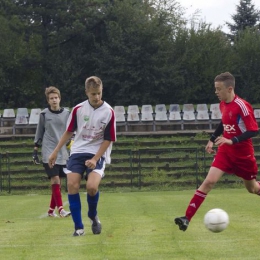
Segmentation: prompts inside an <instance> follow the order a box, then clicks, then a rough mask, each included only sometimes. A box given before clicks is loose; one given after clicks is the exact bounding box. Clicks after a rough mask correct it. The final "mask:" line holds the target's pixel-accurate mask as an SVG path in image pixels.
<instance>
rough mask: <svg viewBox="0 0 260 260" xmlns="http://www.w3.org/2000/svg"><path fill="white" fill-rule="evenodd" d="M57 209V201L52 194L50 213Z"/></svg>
mask: <svg viewBox="0 0 260 260" xmlns="http://www.w3.org/2000/svg"><path fill="white" fill-rule="evenodd" d="M55 207H56V202H55V199H54V196H53V193H52V194H51V202H50V208H49V211H48V213H52V212H53V211H54V209H55Z"/></svg>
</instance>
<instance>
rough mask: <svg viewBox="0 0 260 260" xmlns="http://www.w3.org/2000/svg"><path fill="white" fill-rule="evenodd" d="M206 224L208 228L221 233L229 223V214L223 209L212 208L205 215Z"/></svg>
mask: <svg viewBox="0 0 260 260" xmlns="http://www.w3.org/2000/svg"><path fill="white" fill-rule="evenodd" d="M204 224H205V226H206V228H207V229H208V230H210V231H212V232H215V233H219V232H221V231H223V230H224V229H226V228H227V226H228V224H229V217H228V214H227V212H226V211H224V210H223V209H211V210H210V211H208V212H207V213H206V215H205V217H204Z"/></svg>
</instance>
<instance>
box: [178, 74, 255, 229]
mask: <svg viewBox="0 0 260 260" xmlns="http://www.w3.org/2000/svg"><path fill="white" fill-rule="evenodd" d="M214 82H215V94H216V95H217V97H218V98H219V100H220V105H219V106H220V111H221V114H222V119H221V122H220V124H219V125H218V127H217V129H216V130H215V132H214V134H213V135H212V136H211V138H210V140H209V141H208V143H207V145H206V148H205V149H206V151H207V152H208V153H210V154H215V157H214V160H213V162H212V164H211V167H210V169H209V172H208V174H207V176H206V178H205V180H204V181H203V183H202V184H201V185H200V187H199V188H198V189H197V190H196V192H195V194H194V196H193V198H192V199H191V201H190V203H189V205H188V207H187V209H186V214H185V216H184V217H178V218H175V224H176V225H178V226H179V229H180V230H183V231H185V230H186V229H187V228H188V225H189V222H190V221H191V219H192V217H193V216H194V215H195V213H196V212H197V210H198V209H199V207H200V205H201V204H202V203H203V201H204V200H205V198H206V196H207V194H208V193H209V192H210V191H211V189H212V188H213V187H214V185H215V183H217V181H218V180H219V179H220V178H221V176H222V175H223V174H224V173H227V174H235V175H236V176H238V177H240V178H242V179H243V182H244V185H245V187H246V189H247V190H248V192H250V193H253V194H256V195H260V183H259V182H257V181H256V175H257V171H258V167H257V163H256V159H255V156H254V147H253V144H252V137H254V136H256V135H257V134H258V124H257V122H256V120H255V117H254V111H253V108H252V106H251V105H250V104H249V103H248V102H247V101H245V100H243V99H242V98H240V97H239V96H237V95H236V94H235V78H234V76H233V75H232V74H230V73H229V72H225V73H221V74H220V75H217V76H216V78H215V80H214ZM214 144H215V145H216V146H217V147H218V149H217V152H216V151H215V150H214V149H213V145H214Z"/></svg>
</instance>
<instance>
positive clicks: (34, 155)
mask: <svg viewBox="0 0 260 260" xmlns="http://www.w3.org/2000/svg"><path fill="white" fill-rule="evenodd" d="M32 158H33V163H34V164H41V163H40V160H39V157H38V151H37V150H33V156H32Z"/></svg>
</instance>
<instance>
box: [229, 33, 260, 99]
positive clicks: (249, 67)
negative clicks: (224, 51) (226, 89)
mask: <svg viewBox="0 0 260 260" xmlns="http://www.w3.org/2000/svg"><path fill="white" fill-rule="evenodd" d="M232 53H233V57H232V58H231V59H232V61H233V64H234V74H235V75H236V86H237V93H238V94H239V95H240V96H242V97H244V98H245V99H247V100H248V101H250V102H251V103H259V100H260V74H259V71H260V63H259V60H260V33H259V31H258V30H257V29H254V30H253V29H250V28H247V29H245V30H244V31H243V32H241V34H240V36H239V38H236V39H235V42H234V46H233V50H232Z"/></svg>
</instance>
